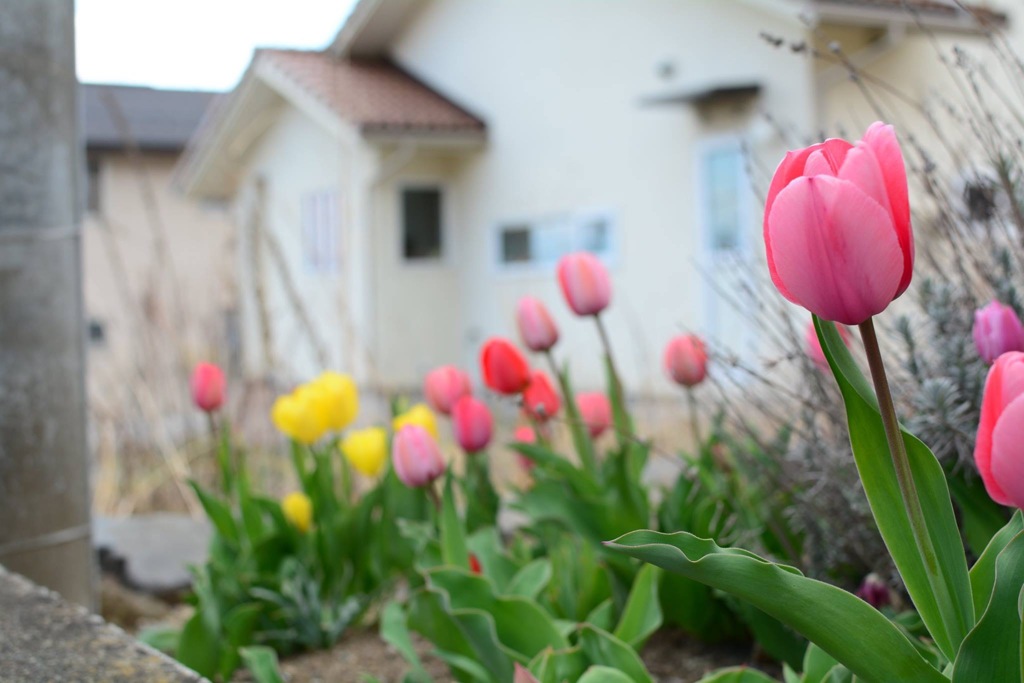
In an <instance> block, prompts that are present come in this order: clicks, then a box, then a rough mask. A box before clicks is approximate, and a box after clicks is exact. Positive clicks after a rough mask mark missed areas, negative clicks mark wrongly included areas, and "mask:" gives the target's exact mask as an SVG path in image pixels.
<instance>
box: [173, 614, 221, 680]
mask: <svg viewBox="0 0 1024 683" xmlns="http://www.w3.org/2000/svg"><path fill="white" fill-rule="evenodd" d="M206 622H207V620H206V619H203V616H202V614H200V613H199V612H196V613H195V614H193V615H192V617H191V618H190V619H189V620H188V621H187V622H185V628H183V629H182V630H181V639H180V640H179V641H178V652H177V654H176V657H177V659H178V661H179V662H181V663H182V664H184V665H185V666H187V667H188V668H190V669H192V670H193V671H195V672H196V673H198V674H200V675H201V676H205V677H207V678H213V676H214V674H216V673H217V665H218V664H219V663H220V656H221V647H220V634H219V633H217V632H215V631H211V630H210V627H209V625H208V624H207V623H206Z"/></svg>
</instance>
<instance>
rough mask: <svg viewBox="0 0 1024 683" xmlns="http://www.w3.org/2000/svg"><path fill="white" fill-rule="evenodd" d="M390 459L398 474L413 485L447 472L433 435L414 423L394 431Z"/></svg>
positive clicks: (424, 484) (407, 483)
mask: <svg viewBox="0 0 1024 683" xmlns="http://www.w3.org/2000/svg"><path fill="white" fill-rule="evenodd" d="M391 462H392V464H393V465H394V467H395V474H396V475H397V476H398V478H399V479H400V480H401V482H402V483H403V484H405V485H406V486H408V487H410V488H419V487H421V486H427V485H428V484H430V483H431V482H433V481H434V480H435V479H437V478H438V477H440V476H441V474H442V473H443V472H444V458H442V457H441V449H440V448H439V447H438V445H437V442H436V441H434V437H432V436H431V435H430V432H428V431H427V430H426V429H424V428H423V427H420V426H419V425H415V424H407V425H405V426H404V427H402V428H401V429H400V430H398V433H397V434H395V437H394V439H393V443H392V446H391Z"/></svg>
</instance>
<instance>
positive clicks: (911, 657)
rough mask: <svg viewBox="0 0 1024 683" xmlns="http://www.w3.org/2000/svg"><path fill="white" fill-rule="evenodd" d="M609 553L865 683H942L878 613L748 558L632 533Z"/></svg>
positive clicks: (680, 536)
mask: <svg viewBox="0 0 1024 683" xmlns="http://www.w3.org/2000/svg"><path fill="white" fill-rule="evenodd" d="M608 545H609V546H610V547H612V548H615V549H617V550H621V551H622V552H624V553H626V554H627V555H630V556H632V557H636V558H638V559H641V560H643V561H645V562H650V563H651V564H655V565H658V566H659V567H662V568H663V569H667V570H669V571H674V572H678V573H680V574H683V575H684V576H689V577H690V578H693V579H696V580H698V581H701V582H703V583H706V584H707V585H709V586H711V587H713V588H717V589H719V590H723V591H726V592H727V593H731V594H732V595H735V596H736V597H738V598H741V599H743V600H746V601H748V602H750V603H751V604H752V605H754V606H755V607H757V608H758V609H760V610H762V611H764V612H765V613H767V614H769V615H771V616H773V617H775V618H776V619H778V620H779V621H781V622H783V623H785V624H787V625H789V626H790V627H791V628H793V629H795V630H797V631H798V632H800V633H802V634H803V635H804V636H806V637H807V638H809V639H810V640H811V641H813V642H815V643H817V645H818V646H819V647H821V648H822V649H823V650H825V651H826V652H827V653H829V654H830V655H832V656H833V657H835V659H836V660H837V661H839V662H842V663H843V664H845V665H846V666H847V667H848V668H849V669H850V670H851V671H853V672H854V673H856V674H857V675H858V676H861V677H862V678H864V679H865V680H866V681H900V682H901V683H946V678H945V677H944V676H943V675H942V674H941V673H939V672H938V671H936V670H935V669H934V668H933V667H932V666H931V665H929V664H928V663H927V662H926V661H925V660H924V659H923V658H922V657H921V655H920V654H919V653H918V652H917V650H915V649H914V646H913V645H912V644H911V643H910V641H909V640H907V638H906V636H904V635H903V634H902V633H901V632H900V631H899V630H898V629H897V628H896V627H895V626H894V625H893V624H892V623H890V622H889V620H888V619H886V618H885V617H884V616H882V614H881V612H879V611H878V610H876V609H874V608H873V607H871V606H870V605H868V604H867V603H866V602H864V601H863V600H861V599H860V598H858V597H856V596H854V595H852V594H850V593H847V592H846V591H844V590H840V589H839V588H836V587H835V586H830V585H828V584H826V583H822V582H820V581H815V580H813V579H808V578H806V577H804V576H803V575H801V574H800V573H799V572H798V571H797V570H796V569H793V568H791V567H784V566H781V565H776V564H773V563H771V562H767V561H765V560H763V559H761V558H759V557H757V556H756V555H754V554H753V553H749V552H747V551H745V550H739V549H731V548H730V549H722V548H719V547H718V545H717V544H716V543H715V542H714V541H711V540H706V539H700V538H697V537H696V536H693V535H692V534H688V533H686V532H683V531H680V532H677V533H675V534H660V533H657V532H654V531H634V532H632V533H629V534H626V535H625V536H623V537H622V538H619V539H617V540H615V541H613V542H611V543H609V544H608Z"/></svg>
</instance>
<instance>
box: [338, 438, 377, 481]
mask: <svg viewBox="0 0 1024 683" xmlns="http://www.w3.org/2000/svg"><path fill="white" fill-rule="evenodd" d="M341 452H342V454H344V456H345V458H346V459H347V460H348V461H349V462H350V463H352V467H354V468H356V469H357V470H359V472H361V473H362V474H364V475H365V476H367V477H376V476H377V475H378V474H380V471H381V470H382V469H384V461H385V460H387V457H388V434H387V432H386V431H384V430H383V429H381V428H380V427H369V428H367V429H357V430H355V431H352V432H349V433H348V434H346V435H345V438H344V440H343V441H342V442H341Z"/></svg>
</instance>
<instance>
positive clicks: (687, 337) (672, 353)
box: [665, 334, 708, 387]
mask: <svg viewBox="0 0 1024 683" xmlns="http://www.w3.org/2000/svg"><path fill="white" fill-rule="evenodd" d="M665 370H666V371H667V372H668V374H669V377H671V378H672V380H673V381H674V382H675V383H676V384H681V385H682V386H684V387H695V386H697V385H698V384H700V383H701V382H703V381H704V378H705V377H707V374H708V352H707V349H706V348H705V346H704V341H703V340H702V339H701V338H700V337H698V336H697V335H695V334H684V335H679V336H678V337H673V338H672V339H671V340H669V342H668V345H667V346H666V347H665Z"/></svg>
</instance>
